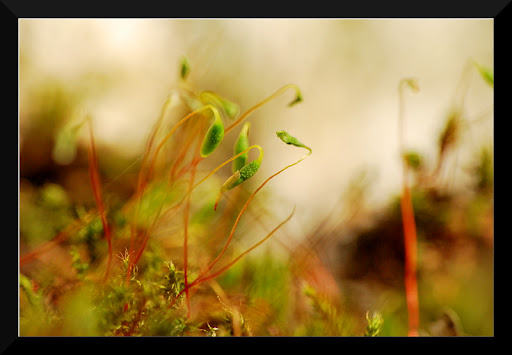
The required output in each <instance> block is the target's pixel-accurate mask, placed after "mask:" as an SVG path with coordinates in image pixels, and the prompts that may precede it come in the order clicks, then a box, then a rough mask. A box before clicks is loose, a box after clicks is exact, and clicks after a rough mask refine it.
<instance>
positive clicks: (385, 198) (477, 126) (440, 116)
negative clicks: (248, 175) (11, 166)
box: [19, 19, 493, 335]
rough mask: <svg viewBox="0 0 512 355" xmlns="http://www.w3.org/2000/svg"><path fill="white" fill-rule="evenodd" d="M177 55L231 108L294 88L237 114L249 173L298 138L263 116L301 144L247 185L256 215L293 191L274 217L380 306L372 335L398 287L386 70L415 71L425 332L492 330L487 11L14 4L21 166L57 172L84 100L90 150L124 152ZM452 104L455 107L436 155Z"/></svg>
mask: <svg viewBox="0 0 512 355" xmlns="http://www.w3.org/2000/svg"><path fill="white" fill-rule="evenodd" d="M183 55H185V56H187V57H188V58H189V60H190V64H191V74H190V78H189V79H190V81H191V82H192V83H193V85H194V86H195V87H196V88H199V89H202V90H211V91H215V92H216V93H218V94H219V95H222V96H223V97H226V98H228V99H230V100H232V101H234V102H236V103H238V104H239V105H240V110H241V112H244V111H245V110H247V109H249V108H250V107H251V106H253V105H254V104H256V103H258V102H259V101H261V100H262V99H264V98H265V97H267V96H269V95H270V94H272V93H273V92H275V91H276V90H277V89H278V88H280V87H282V86H283V85H285V84H288V83H293V84H296V85H298V87H299V88H300V89H301V91H302V94H303V97H304V102H303V103H301V104H299V105H296V106H294V107H291V108H289V107H287V103H288V102H289V101H290V100H291V99H293V95H292V92H289V93H286V94H284V95H282V96H280V97H279V98H277V99H275V100H273V101H271V102H270V103H268V104H267V105H265V106H263V107H262V108H261V109H259V110H257V111H256V112H254V113H253V114H252V115H251V116H250V118H249V119H248V120H249V121H250V122H251V124H252V126H251V137H250V140H251V143H252V144H260V145H261V146H263V147H264V149H265V159H264V160H263V164H262V166H261V168H260V171H259V172H258V175H259V177H258V175H256V176H255V178H254V180H255V181H253V183H254V185H251V186H253V188H255V187H256V186H258V185H259V183H261V182H262V181H263V180H264V178H265V177H268V176H270V175H271V174H273V173H274V172H276V171H278V170H279V169H281V168H282V167H284V166H285V165H288V164H290V163H293V162H295V161H296V160H297V159H298V158H300V157H301V156H302V154H303V152H302V151H301V150H300V149H297V148H293V147H290V146H287V145H283V144H282V143H281V142H280V141H279V140H278V139H277V138H276V136H275V132H276V131H279V130H286V131H287V132H289V133H290V134H292V135H293V136H295V137H297V138H298V139H299V140H300V141H302V142H303V143H304V144H306V145H308V146H309V147H311V148H312V150H313V154H312V155H311V156H309V157H308V158H307V159H306V160H304V161H303V162H302V163H301V164H299V165H297V166H294V167H292V168H290V169H289V170H287V171H285V172H284V173H283V174H281V175H280V176H279V177H277V178H276V179H274V180H272V181H271V182H270V183H269V184H268V185H267V186H266V187H265V189H264V190H262V192H261V195H262V197H261V198H262V199H265V203H264V206H265V209H266V210H267V216H270V217H268V219H267V222H266V224H268V226H272V225H276V224H277V223H278V222H279V221H281V220H282V219H284V218H285V217H287V216H288V215H289V213H290V212H291V210H292V209H293V206H296V211H295V215H294V217H293V219H292V220H291V221H290V222H289V223H288V224H287V225H286V233H287V234H288V235H289V236H292V238H294V240H297V242H302V241H304V240H308V241H309V242H310V243H311V245H314V246H315V247H316V248H318V253H319V255H321V259H322V261H323V263H324V264H325V266H326V267H327V269H329V270H330V271H331V273H332V274H333V275H334V277H335V278H336V280H337V282H338V284H339V287H340V288H341V290H342V293H343V294H344V295H346V297H347V299H353V300H358V302H359V303H360V307H361V308H362V309H381V310H384V319H386V316H388V318H387V319H388V320H389V321H388V322H387V323H385V328H384V330H383V332H384V334H388V335H389V334H397V333H398V334H405V329H406V323H405V320H404V319H405V318H400V317H398V318H397V320H396V321H393V319H395V318H393V317H392V316H391V315H392V314H396V313H395V312H397V309H400V307H403V301H394V299H395V298H394V296H390V292H391V293H392V292H395V291H396V293H397V294H400V292H403V290H401V289H400V287H403V286H402V285H401V283H402V281H403V279H402V276H401V274H400V273H401V267H402V266H401V265H402V264H401V263H402V260H401V257H402V256H401V255H402V253H403V249H401V248H403V246H402V245H401V244H400V243H401V238H402V236H401V229H400V228H401V225H400V219H399V213H398V212H397V211H399V210H398V209H397V201H398V200H397V198H398V196H399V193H400V189H401V183H402V176H401V162H402V160H401V155H400V151H399V137H398V127H399V126H398V117H399V92H398V84H399V82H400V80H402V79H403V78H416V79H417V80H418V84H419V87H420V91H419V93H415V94H413V93H412V92H405V95H404V105H405V106H404V107H405V111H404V118H405V126H404V141H405V142H404V143H405V148H406V149H407V150H410V151H413V152H414V153H415V154H416V156H417V157H418V159H419V161H421V164H417V165H416V168H417V169H416V170H415V175H414V180H413V181H414V184H415V186H416V187H417V192H418V193H417V195H415V198H416V199H415V200H414V203H415V208H416V213H418V214H419V215H417V218H418V222H417V223H418V228H419V238H420V240H419V243H420V251H419V252H420V257H419V258H420V259H419V260H420V264H421V266H420V267H419V268H420V270H419V272H420V307H421V306H423V308H422V312H424V314H423V315H422V316H423V318H422V322H423V323H422V324H423V325H424V329H429V332H430V333H431V334H435V332H436V331H438V332H441V330H439V329H440V328H442V326H443V324H444V323H442V322H443V319H449V320H450V321H451V322H452V323H454V322H455V323H457V322H461V323H462V324H461V325H460V328H463V329H464V330H465V332H466V333H467V334H470V335H493V266H492V265H493V258H492V256H493V251H492V239H493V208H492V206H493V193H492V170H493V167H492V151H493V90H492V88H490V87H489V86H488V85H487V84H486V83H485V81H484V80H482V78H481V77H480V76H479V73H478V71H477V70H475V69H474V67H473V66H472V65H471V60H474V61H476V62H478V63H479V64H481V65H483V66H485V67H487V68H490V69H491V70H492V68H493V21H492V19H21V20H20V21H19V63H20V66H19V83H20V86H19V102H20V106H19V154H20V178H21V180H22V181H30V182H31V183H32V184H41V183H43V182H46V181H55V180H58V177H59V176H61V175H59V174H60V173H59V171H62V170H63V169H66V166H69V165H70V164H72V163H73V161H74V159H75V155H74V152H69V151H66V152H63V153H61V154H59V153H58V152H56V149H55V145H56V143H55V142H56V141H57V138H56V137H57V134H58V132H59V129H60V128H61V127H62V126H63V125H64V124H65V123H66V122H67V121H69V120H70V119H71V118H72V117H77V116H80V115H83V114H84V112H86V113H90V115H91V117H92V119H93V122H94V129H95V138H96V143H97V145H98V147H99V148H98V149H99V153H98V154H99V156H100V158H99V159H100V161H101V159H102V158H101V156H102V155H101V154H108V155H111V156H116V157H118V159H117V160H116V161H117V163H112V164H113V165H115V164H118V166H113V167H112V168H113V169H114V170H115V171H116V174H117V173H119V172H121V171H123V170H124V169H128V168H129V167H130V166H131V164H133V163H134V162H135V161H136V159H137V158H139V157H140V156H141V154H142V152H143V149H144V144H145V142H146V140H147V138H148V136H149V134H150V132H151V128H152V127H153V125H154V123H155V121H156V119H157V117H158V115H159V112H160V109H161V106H162V104H163V102H164V101H165V99H166V98H167V96H168V95H169V94H170V93H171V92H172V91H173V90H174V89H175V88H176V86H177V82H178V79H179V70H178V68H179V63H180V59H181V57H182V56H183ZM454 111H457V112H458V113H459V114H460V116H461V117H462V118H463V119H462V120H460V121H459V123H460V125H459V126H457V130H456V131H457V134H456V138H453V139H452V140H450V150H449V153H450V154H448V153H446V154H444V152H445V151H443V155H442V157H441V154H440V150H441V148H440V147H441V141H442V138H441V137H442V136H443V130H445V131H446V127H447V124H448V123H447V122H448V120H449V118H450V115H451V114H453V112H454ZM85 134H86V133H84V135H85ZM235 136H236V133H235V134H231V135H229V136H226V138H227V140H228V142H233V141H234V139H235V138H236V137H235ZM85 137H87V136H86V135H85ZM82 138H83V137H82ZM445 138H446V137H445ZM231 147H232V144H231V143H230V144H227V148H226V150H225V152H228V153H227V154H230V153H229V152H230V151H231ZM219 159H220V158H219ZM220 161H222V159H221V160H217V161H216V162H217V163H219V162H220ZM441 161H442V164H441V163H440V162H441ZM213 162H215V159H213ZM215 165H216V164H213V165H212V167H214V166H215ZM438 165H439V166H441V165H442V166H441V168H442V169H440V170H439V171H437V174H436V175H435V178H436V179H434V180H432V179H428V178H427V177H429V176H431V175H434V174H433V172H435V171H436V168H437V166H438ZM486 169H487V170H486ZM489 174H491V175H490V178H489ZM66 176H67V177H66V179H71V180H72V179H78V177H76V176H75V177H73V175H72V174H71V175H70V174H68V175H66ZM425 176H427V177H425ZM257 177H258V179H259V180H258V179H256V178H257ZM112 179H113V175H112ZM219 181H220V180H219ZM86 183H88V182H86ZM62 184H63V185H64V186H66V183H65V182H62ZM432 191H433V192H432ZM76 194H80V193H79V192H76ZM22 218H23V217H22ZM266 218H267V217H266ZM22 222H23V220H20V223H22ZM260 234H261V233H260ZM271 245H274V244H271ZM275 247H276V248H278V247H279V246H278V244H275ZM393 260H395V261H396V263H394V262H393ZM447 270H449V272H447ZM453 280H457V282H453ZM432 285H436V286H432ZM393 295H395V294H394V293H393ZM422 301H423V302H422ZM445 308H447V309H449V311H446V312H444V313H443V311H442V310H443V309H445ZM386 312H387V313H386ZM446 314H448V316H446ZM453 314H455V316H454V315H453ZM450 315H451V316H450ZM443 317H444V318H443ZM454 318H457V319H458V318H460V320H459V321H457V320H454ZM393 322H394V323H393ZM445 323H446V321H445ZM386 327H388V328H386ZM436 327H437V328H436ZM432 329H434V330H432ZM386 332H387V333H386Z"/></svg>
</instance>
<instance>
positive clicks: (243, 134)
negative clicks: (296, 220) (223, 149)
mask: <svg viewBox="0 0 512 355" xmlns="http://www.w3.org/2000/svg"><path fill="white" fill-rule="evenodd" d="M179 69H180V70H179V79H180V81H179V87H178V89H179V90H178V91H177V92H175V93H172V94H171V95H169V96H168V97H167V98H166V100H165V102H164V104H163V106H162V109H161V111H160V115H159V117H158V119H157V121H156V123H155V125H154V127H153V130H152V132H151V134H150V136H149V138H148V140H147V144H146V146H145V148H144V152H143V154H142V157H141V159H140V168H139V171H138V176H137V180H136V184H135V186H134V193H133V195H132V196H131V197H130V198H129V199H128V200H127V201H126V202H125V206H124V207H123V208H122V209H120V211H117V210H116V211H113V206H112V204H111V203H110V196H111V195H110V194H111V191H110V190H109V189H107V191H106V192H107V195H108V199H107V200H105V198H104V190H105V189H102V178H104V176H102V171H103V170H102V169H100V168H99V162H98V160H101V159H102V157H101V156H98V155H97V151H96V147H95V141H94V134H93V126H92V118H91V117H88V118H87V120H86V121H88V122H89V123H90V125H89V128H90V139H89V145H88V147H89V149H88V153H89V178H90V183H91V188H92V192H93V196H94V200H95V202H96V204H95V209H92V210H91V211H88V212H86V213H83V214H82V215H81V217H80V218H79V219H77V220H76V221H74V222H73V223H71V224H70V225H69V226H68V227H67V228H65V229H64V230H63V231H61V232H60V233H59V234H58V235H57V236H56V237H55V238H53V239H52V240H50V241H49V242H48V243H46V244H44V245H42V246H41V247H39V248H37V249H36V250H33V251H31V252H30V253H27V254H25V255H23V256H22V257H21V259H20V262H21V265H24V264H26V263H28V262H30V261H32V260H34V259H35V258H36V257H38V256H40V255H41V254H43V253H46V252H47V251H48V250H50V249H52V248H53V247H54V246H56V245H59V244H61V243H62V242H64V241H66V240H68V241H69V240H71V239H72V237H73V235H75V234H76V233H78V232H80V231H81V230H82V229H83V228H85V227H87V226H88V225H89V224H90V223H91V221H98V220H100V221H101V226H102V228H101V231H100V232H99V233H102V234H103V236H104V240H103V239H99V238H98V243H105V244H106V245H104V244H103V245H104V247H103V248H100V247H97V248H96V249H94V250H95V253H99V254H98V255H94V256H93V257H94V260H98V261H96V262H87V263H86V262H85V261H82V260H87V261H89V260H92V259H89V258H84V259H81V255H79V254H78V252H77V250H78V248H79V247H80V245H77V246H76V249H75V246H73V247H72V249H71V250H72V252H71V254H70V257H72V258H73V262H72V267H73V268H74V269H75V270H76V274H77V275H78V278H79V280H81V281H85V280H87V281H93V280H96V279H98V278H100V279H102V281H103V287H104V288H102V289H105V290H108V289H109V288H111V289H112V290H114V291H115V292H117V291H119V292H121V291H122V292H123V293H122V294H123V297H122V299H120V300H119V302H118V303H119V304H116V308H115V311H114V310H108V311H106V313H105V314H108V315H113V314H115V315H116V317H117V318H116V321H115V324H110V325H109V324H108V323H109V322H110V321H109V319H107V318H105V319H104V320H103V321H102V322H101V323H102V324H104V325H105V329H111V328H109V327H114V328H115V329H117V330H115V331H114V332H118V331H119V332H121V329H122V334H123V335H131V334H137V332H141V331H142V329H144V326H143V324H150V323H151V321H150V320H149V319H148V318H147V317H149V314H151V312H153V311H154V312H159V309H160V308H159V307H160V306H159V302H158V301H156V299H151V297H154V295H152V294H151V292H152V291H151V292H150V289H151V288H150V287H149V286H148V285H149V284H153V283H154V284H156V285H158V289H159V290H161V291H160V292H163V293H164V296H165V297H164V300H165V302H167V303H168V304H167V307H165V308H166V309H167V310H168V312H171V310H175V311H177V310H178V309H177V308H175V307H173V305H174V303H175V302H176V301H177V300H178V299H180V297H181V296H182V295H183V294H185V302H184V304H186V309H187V314H186V317H187V319H190V318H191V303H190V298H191V297H192V294H190V293H189V290H190V289H191V288H193V287H195V286H199V285H201V284H202V283H203V282H205V281H207V280H211V279H213V278H215V277H217V276H219V275H220V274H222V273H223V272H225V271H227V270H228V269H230V268H231V267H232V266H233V265H234V264H235V263H237V262H238V261H239V260H240V259H241V258H242V257H244V256H245V255H247V253H249V252H250V251H252V250H253V249H255V248H256V247H258V246H259V245H261V244H262V243H263V242H265V241H266V240H268V238H270V237H271V236H272V235H273V234H274V233H275V232H276V231H277V230H279V229H280V228H281V227H282V226H283V225H284V224H285V223H287V222H288V221H289V220H290V219H291V218H292V216H293V214H294V211H295V208H293V211H292V212H291V214H290V215H289V216H288V217H287V218H285V219H284V220H283V221H281V222H280V223H279V224H278V225H277V226H276V227H275V228H274V229H272V231H271V232H270V233H268V234H267V235H266V236H265V237H263V238H261V239H260V240H259V241H258V242H256V243H254V244H253V245H252V246H251V247H249V248H247V249H246V250H245V251H242V252H241V253H239V255H238V256H237V257H234V258H231V260H227V261H226V262H225V263H224V265H222V266H220V267H219V266H217V264H218V262H220V261H221V258H222V256H224V254H225V252H226V250H227V248H228V247H229V245H230V243H231V241H232V239H233V236H234V233H235V231H236V229H237V226H238V224H239V222H240V220H241V217H242V216H243V214H244V212H245V211H246V210H247V208H248V206H249V204H250V203H251V201H252V200H253V199H254V197H255V196H256V194H257V193H258V192H259V191H260V190H261V189H262V188H263V187H264V186H265V185H266V184H267V183H268V182H269V181H270V180H271V179H273V178H274V177H276V176H277V175H279V174H280V173H282V172H283V171H285V170H286V169H288V168H289V167H291V166H293V165H295V164H298V163H299V162H300V161H302V160H303V159H304V158H305V156H304V157H303V158H301V159H300V160H298V161H297V162H295V163H293V164H290V165H287V166H286V167H284V168H283V169H281V170H279V171H278V172H276V173H274V174H273V175H271V176H270V177H268V178H267V179H265V180H264V181H263V182H262V183H261V184H260V185H259V186H258V188H257V189H256V190H255V191H254V192H252V193H251V194H250V196H249V197H248V198H247V200H246V201H245V202H244V204H243V206H242V208H241V210H240V211H239V212H238V214H237V215H236V218H235V220H234V223H233V224H232V226H231V229H230V232H229V234H228V236H227V239H226V240H225V242H224V245H223V246H222V248H220V252H218V253H217V255H216V256H215V257H209V256H206V257H207V258H209V261H208V259H206V265H207V266H206V267H201V268H200V269H199V268H198V267H197V265H196V264H193V265H192V264H191V262H197V260H196V258H195V257H194V258H193V259H192V258H190V255H189V254H190V253H189V247H190V246H189V242H188V239H189V234H190V232H191V230H189V223H190V219H191V218H190V214H191V213H193V212H192V211H193V210H195V208H194V209H193V208H192V205H194V204H198V203H201V202H202V201H203V200H197V199H192V195H193V192H194V191H195V190H196V188H197V187H198V186H199V185H201V184H203V183H204V182H205V181H206V180H207V179H208V178H210V177H211V176H213V175H214V174H215V173H216V172H218V171H219V170H220V169H221V168H223V167H224V166H226V165H228V164H229V163H231V162H232V166H231V172H232V175H231V176H230V177H229V178H228V179H227V180H226V181H225V182H224V183H223V184H222V186H221V187H220V189H219V193H218V197H217V200H216V202H215V207H214V208H215V209H217V204H218V202H219V200H220V197H221V196H222V194H223V193H225V192H227V191H229V190H232V189H234V188H236V187H237V186H239V185H240V184H242V183H244V182H245V181H247V180H249V179H251V178H253V177H254V176H256V175H257V172H258V171H259V168H260V166H261V163H262V160H263V156H264V153H263V148H262V147H261V146H260V145H257V144H255V145H249V132H250V127H251V125H250V123H249V122H246V123H245V124H244V125H243V126H242V128H241V130H240V131H239V135H238V137H237V139H236V141H235V144H234V146H233V155H232V157H230V158H228V159H227V160H225V161H224V162H223V163H222V164H220V165H218V166H217V167H216V168H215V169H213V170H211V171H210V172H209V173H207V174H206V175H205V176H203V177H201V178H200V179H199V180H198V181H196V180H195V177H196V174H200V173H202V171H200V170H198V169H197V167H198V165H199V164H200V163H201V162H202V161H203V160H205V159H207V158H208V157H209V156H210V155H211V154H212V153H214V152H216V151H218V147H219V146H220V144H222V142H223V141H224V136H225V135H226V134H227V133H229V132H230V131H231V130H233V129H234V128H236V127H237V126H238V125H239V124H240V123H243V121H244V120H245V119H247V118H248V117H249V116H250V114H252V113H253V112H254V111H255V110H257V109H258V108H260V107H262V106H263V105H265V104H266V103H268V102H270V101H271V100H274V99H276V98H278V97H279V96H280V95H283V94H284V93H285V92H287V91H288V90H292V91H294V92H295V97H294V98H293V100H292V101H290V102H289V103H288V106H295V105H296V104H298V103H300V102H302V101H303V97H302V94H301V92H300V90H299V89H298V87H297V86H296V85H294V84H287V85H285V86H283V87H281V88H280V89H278V90H277V91H275V92H274V93H273V94H271V95H270V96H268V97H267V98H265V99H263V100H262V101H261V102H259V103H257V104H256V105H254V106H252V107H250V108H249V109H248V110H247V111H245V112H244V113H242V114H239V113H240V107H239V106H238V105H237V104H236V103H234V102H232V101H231V100H229V99H226V98H224V97H223V96H221V95H218V94H217V93H215V92H212V91H209V90H203V91H200V92H198V93H196V92H195V91H194V90H193V89H192V88H191V86H190V83H189V78H190V77H191V75H192V71H191V66H190V62H189V60H188V59H187V58H185V57H184V58H183V59H182V60H181V62H180V68H179ZM180 102H181V103H183V104H185V105H186V106H187V107H186V108H187V110H188V112H189V113H188V114H186V115H185V116H184V117H183V118H181V119H180V120H179V121H177V122H176V123H174V124H173V125H172V126H171V127H172V128H171V129H170V130H168V131H167V132H166V133H165V134H162V135H161V136H160V134H159V130H160V129H161V128H162V127H165V124H164V121H165V119H166V118H167V116H168V114H169V112H170V111H171V109H172V108H173V107H174V106H175V105H176V104H179V103H180ZM191 118H195V119H194V120H191ZM223 119H224V120H230V121H231V123H230V124H229V125H228V126H227V128H225V127H224V122H223ZM212 121H213V122H212ZM210 122H212V123H210ZM80 127H81V126H80ZM73 133H74V134H78V133H77V132H75V131H73ZM277 136H278V137H279V138H280V139H281V140H282V141H283V142H285V143H287V144H290V145H295V146H296V147H301V148H306V149H308V150H309V154H311V149H310V148H309V147H307V146H305V145H304V144H302V143H300V142H299V141H298V140H297V139H296V138H294V137H292V136H290V135H289V134H288V133H286V132H284V131H280V132H278V133H277ZM171 138H173V139H172V140H171ZM172 144H174V145H172ZM164 148H169V149H168V150H165V149H164ZM254 149H257V150H258V153H259V155H258V156H257V157H256V158H255V159H254V160H253V161H250V162H249V154H250V151H251V150H254ZM163 152H165V154H162V153H163ZM169 152H170V155H171V159H169ZM173 154H174V155H173ZM309 154H308V155H309ZM167 174H168V175H169V177H170V178H167V177H166V175H167ZM187 174H188V176H187ZM180 179H181V181H186V182H187V184H186V186H187V187H186V188H185V191H184V193H183V190H181V192H180V190H177V188H176V184H174V181H178V180H180ZM111 184H112V182H109V185H108V186H109V187H110V186H111ZM181 186H183V185H181ZM181 206H184V209H183V219H182V221H183V224H182V231H183V233H182V234H181V236H182V237H183V254H182V259H181V260H182V261H181V265H180V264H178V263H176V264H174V263H172V262H170V261H169V262H167V263H166V264H165V265H166V266H167V268H166V270H167V272H166V275H165V280H163V281H160V282H156V281H148V280H152V278H154V277H155V276H154V274H151V272H150V271H149V270H151V267H149V266H148V265H150V264H151V265H152V264H155V263H156V261H151V260H153V259H151V258H154V256H151V255H153V254H154V253H155V251H154V248H155V246H154V245H153V244H151V240H152V238H151V236H152V235H153V234H154V232H155V231H156V230H158V228H162V227H164V226H166V225H169V221H170V220H171V219H172V218H174V217H173V216H174V215H175V214H176V213H177V211H178V209H179V208H180V207H181ZM119 213H122V214H123V220H124V221H126V222H124V223H123V226H120V225H118V224H117V223H116V219H115V218H114V217H113V216H114V215H117V214H119ZM228 217H229V216H225V219H226V221H231V220H232V219H231V218H230V217H229V218H228ZM233 217H235V216H233ZM205 223H206V222H205ZM172 224H173V225H175V224H176V223H175V222H173V223H172ZM194 233H198V232H197V231H196V230H195V229H194ZM194 238H198V237H197V236H194ZM158 242H159V241H156V240H155V241H154V243H158ZM155 245H156V244H155ZM194 245H196V244H194ZM148 246H150V250H151V251H150V252H149V254H148V253H144V251H145V250H146V249H147V247H148ZM124 248H126V249H125V250H126V251H125V255H124V256H123V259H122V262H121V264H122V265H121V267H120V269H121V270H118V268H119V261H117V262H115V261H116V260H113V258H112V255H113V253H114V250H116V251H119V250H123V249H124ZM152 248H153V249H152ZM157 249H158V248H157ZM80 250H81V249H80ZM215 250H218V249H217V248H215ZM161 252H162V253H164V251H161ZM84 255H85V254H84ZM143 256H146V258H145V259H144V262H145V263H144V267H139V266H138V264H139V261H140V260H141V258H142V257H143ZM91 258H92V256H91ZM99 260H106V262H105V263H99ZM155 260H156V259H155ZM164 260H165V258H163V259H162V260H161V263H164ZM146 262H147V263H150V264H146ZM202 263H203V262H202ZM105 264H106V265H105ZM178 265H179V267H178ZM191 267H193V270H194V271H193V272H192V273H191V272H190V269H191ZM214 267H216V268H215V269H214ZM178 269H179V270H181V271H178ZM198 270H200V271H198ZM96 274H99V275H101V276H100V277H96ZM191 278H192V279H193V280H191ZM120 279H122V280H123V282H122V283H119V280H120ZM148 282H149V284H148ZM132 286H133V287H135V288H132ZM132 289H133V292H134V294H133V295H132V296H133V300H130V297H129V293H130V292H132ZM116 290H117V291H116ZM120 290H121V291H120ZM114 291H112V292H114ZM102 292H103V291H102ZM115 292H114V293H115ZM114 293H112V294H111V295H110V296H112V295H113V294H114ZM110 296H109V297H110ZM112 297H113V296H112ZM101 304H102V305H103V306H104V307H107V308H108V307H110V306H108V302H103V303H101ZM103 306H102V307H103ZM118 306H119V307H118ZM119 309H121V313H119V312H118V310H119ZM177 319H181V318H177ZM121 320H122V324H121V323H119V322H121ZM151 324H154V325H153V326H154V328H151V329H154V330H155V331H156V332H161V331H164V328H161V324H163V323H161V322H160V321H158V320H156V319H155V321H154V322H153V323H151ZM187 324H188V323H187ZM153 326H152V327H153ZM119 327H121V328H119ZM147 329H149V328H147ZM184 329H185V328H184ZM187 329H190V328H187ZM209 329H210V328H209ZM211 329H216V328H211ZM211 329H210V330H211ZM166 331H167V330H166ZM110 332H111V330H107V331H106V334H112V333H110ZM173 332H174V331H173ZM116 334H117V333H116ZM149 335H151V334H149Z"/></svg>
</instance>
